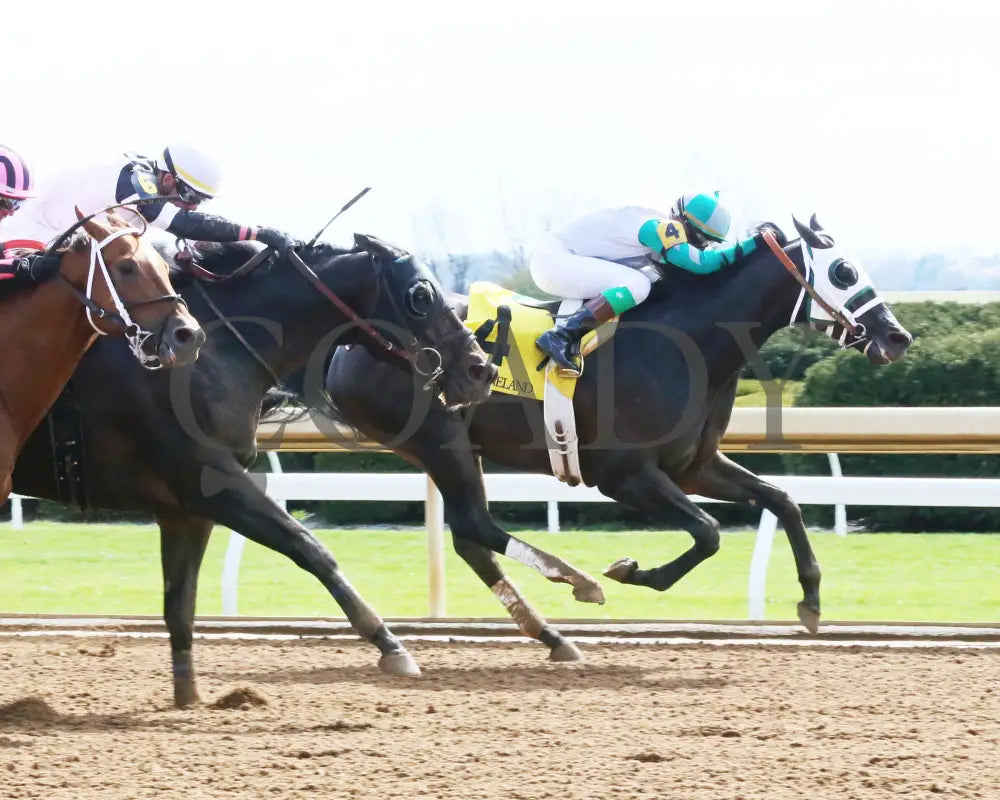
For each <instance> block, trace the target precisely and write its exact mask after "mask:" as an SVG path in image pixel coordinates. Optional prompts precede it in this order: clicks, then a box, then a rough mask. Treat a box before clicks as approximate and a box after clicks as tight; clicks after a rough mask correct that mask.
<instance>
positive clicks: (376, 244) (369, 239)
mask: <svg viewBox="0 0 1000 800" xmlns="http://www.w3.org/2000/svg"><path fill="white" fill-rule="evenodd" d="M354 243H355V246H357V247H358V248H360V249H361V250H367V251H368V252H370V253H377V254H380V255H382V256H387V257H389V258H390V259H392V260H393V261H395V260H397V259H400V258H403V257H405V256H408V255H410V254H409V253H407V252H406V251H405V250H402V249H400V248H399V247H396V246H395V245H391V244H389V243H388V242H384V241H382V240H381V239H379V238H378V237H376V236H369V235H368V234H365V233H356V234H354Z"/></svg>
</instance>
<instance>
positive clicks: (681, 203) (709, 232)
mask: <svg viewBox="0 0 1000 800" xmlns="http://www.w3.org/2000/svg"><path fill="white" fill-rule="evenodd" d="M671 211H672V213H673V215H674V216H675V217H677V218H678V219H684V220H686V221H687V222H689V223H691V226H692V227H694V228H695V229H696V230H697V231H699V232H700V233H702V234H704V235H705V236H706V237H707V238H709V239H712V240H714V241H716V242H721V241H722V240H723V239H725V238H726V236H728V235H729V224H730V222H731V218H730V216H729V209H727V208H726V207H725V206H724V205H722V203H720V202H719V193H718V192H712V193H711V194H705V193H699V194H690V193H689V194H683V195H681V196H680V197H679V198H677V202H676V203H675V204H674V207H673V208H672V209H671Z"/></svg>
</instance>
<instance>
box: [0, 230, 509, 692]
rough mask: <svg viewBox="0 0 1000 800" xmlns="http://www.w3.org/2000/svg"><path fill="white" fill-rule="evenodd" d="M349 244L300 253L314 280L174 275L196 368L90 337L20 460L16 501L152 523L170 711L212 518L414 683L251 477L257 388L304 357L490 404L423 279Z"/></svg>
mask: <svg viewBox="0 0 1000 800" xmlns="http://www.w3.org/2000/svg"><path fill="white" fill-rule="evenodd" d="M355 241H356V247H355V248H354V250H352V251H344V250H336V249H333V248H331V247H329V246H327V245H320V246H317V247H314V248H311V249H309V250H307V251H304V252H302V253H301V256H302V259H303V261H304V262H305V264H306V265H307V266H308V267H309V268H311V270H312V272H311V274H310V271H309V270H308V269H305V268H302V266H301V265H300V268H299V270H298V271H299V272H301V273H303V274H301V275H300V274H297V271H296V270H295V269H293V266H292V264H291V263H289V262H287V261H282V262H280V263H273V264H267V265H264V266H260V267H257V268H256V269H255V270H253V271H251V272H249V274H246V275H242V274H241V275H240V276H239V277H238V278H234V279H232V280H228V281H221V282H211V281H209V282H205V283H201V282H195V281H194V280H192V279H191V278H187V279H186V280H185V276H182V275H177V276H175V277H174V284H175V286H176V287H177V289H178V290H179V291H180V293H181V295H182V296H183V297H184V300H185V301H186V302H187V304H188V306H189V307H190V309H191V312H192V313H193V314H194V315H195V317H196V318H197V319H198V320H199V321H200V322H201V324H202V326H203V327H204V329H205V330H206V331H210V335H209V337H208V341H207V344H206V345H205V346H204V347H203V348H202V350H201V356H200V358H199V359H198V361H197V362H196V363H195V365H194V366H193V367H190V368H183V369H176V370H174V374H172V375H171V374H168V373H166V372H158V373H150V372H148V371H146V370H143V369H142V368H141V367H140V366H139V365H138V363H137V362H136V360H135V359H134V358H133V357H132V355H131V353H129V351H128V349H127V347H126V346H124V345H122V344H118V343H116V342H105V341H101V342H98V343H97V344H96V345H95V346H94V347H93V348H92V349H91V350H90V352H89V353H88V354H87V356H86V357H85V358H84V359H83V361H82V362H81V363H80V366H79V368H78V369H77V371H76V373H75V374H74V376H73V379H72V381H71V385H70V389H69V392H68V394H67V395H64V397H63V398H62V399H61V400H60V402H59V403H57V404H56V406H55V407H54V408H53V409H52V410H51V411H50V414H49V417H48V419H47V421H45V422H43V423H42V425H40V426H39V427H38V428H37V429H36V430H35V432H34V433H33V434H32V436H31V438H30V439H29V441H28V443H27V444H26V446H25V448H24V453H23V455H22V457H21V459H20V461H19V462H18V464H17V470H16V471H15V473H14V491H16V492H18V493H20V494H25V495H32V496H36V497H43V498H51V499H53V500H59V501H62V502H68V503H75V504H77V505H80V506H87V507H98V508H107V509H121V510H141V511H147V512H151V513H152V514H154V515H155V517H156V520H157V522H158V523H159V526H160V531H161V537H160V542H161V557H162V562H163V579H164V587H165V597H164V616H165V618H166V624H167V627H168V629H169V631H170V647H171V651H172V654H173V671H174V698H175V701H176V703H177V704H178V705H181V706H183V705H188V704H190V703H193V702H195V701H196V700H197V699H198V698H197V689H196V684H195V677H194V667H193V662H192V658H191V643H192V631H193V624H194V608H195V593H196V590H197V581H198V570H199V567H200V565H201V560H202V556H203V555H204V552H205V547H206V545H207V543H208V537H209V533H210V532H211V530H212V527H213V525H214V524H215V523H220V524H222V525H225V526H227V527H229V528H231V529H232V530H234V531H238V532H239V533H241V534H243V535H244V536H246V537H247V538H248V539H251V540H252V541H255V542H257V543H258V544H262V545H264V546H265V547H269V548H271V549H272V550H275V551H277V552H279V553H282V554H283V555H286V556H288V557H289V558H290V559H292V560H293V561H294V562H295V563H296V564H297V565H298V566H300V567H302V568H303V569H305V570H307V571H308V572H310V573H311V574H313V575H314V576H315V577H316V578H318V579H319V580H320V581H321V582H322V583H323V585H324V586H325V587H326V588H327V590H328V591H329V592H330V594H332V595H333V597H334V599H335V600H336V601H337V603H338V604H339V605H340V607H341V608H342V609H343V610H344V613H345V614H346V615H347V618H348V619H349V620H350V621H351V623H352V625H353V626H354V629H355V630H356V631H357V633H358V634H359V635H360V636H362V637H363V638H365V639H366V640H368V641H370V642H372V643H373V644H375V645H376V646H377V647H378V648H379V650H380V651H381V653H382V656H381V658H380V660H379V664H380V666H381V667H382V669H383V670H385V671H386V672H389V673H392V674H400V675H412V674H418V673H419V669H418V668H417V666H416V663H415V662H414V661H413V659H412V658H411V657H410V654H409V653H408V652H407V651H406V650H405V648H404V647H403V646H402V645H401V644H400V643H399V641H398V640H397V639H396V638H395V637H394V636H393V635H392V633H391V632H390V631H389V630H388V628H387V627H386V626H385V624H384V623H383V622H382V620H381V619H380V618H379V616H378V615H377V614H376V613H375V611H374V610H373V609H372V608H371V607H370V606H369V605H368V604H367V603H366V602H365V601H364V600H363V599H362V597H361V596H360V595H359V594H358V593H357V591H355V589H354V588H353V587H352V586H351V585H350V583H349V582H348V581H347V579H346V578H345V577H344V575H343V574H342V573H341V571H340V569H339V567H338V565H337V563H336V561H334V558H333V556H332V555H331V554H330V552H329V551H328V550H327V549H326V548H325V547H324V546H323V545H322V544H321V543H320V542H319V541H318V540H317V539H316V538H315V537H313V536H312V534H310V533H309V531H308V530H306V529H305V528H304V527H303V526H302V525H300V524H299V523H298V522H296V521H295V520H294V519H293V518H292V517H291V516H289V515H288V514H286V513H285V512H284V511H283V510H282V508H281V507H280V506H279V505H278V504H276V503H275V502H273V501H272V500H271V499H270V498H269V497H267V496H266V495H265V494H264V493H263V492H262V491H261V489H260V487H259V486H258V485H257V484H256V483H255V482H254V480H253V479H252V477H251V474H250V473H248V472H247V471H246V468H247V467H248V466H249V465H250V464H252V463H253V461H254V459H255V457H256V431H257V424H258V417H259V414H260V410H261V401H262V398H263V397H264V395H265V393H266V392H267V390H268V389H269V388H271V387H272V386H273V385H274V384H275V383H278V382H280V381H281V380H283V379H284V378H285V377H286V376H287V375H289V374H290V373H292V372H294V371H295V370H298V369H302V368H304V367H306V366H307V365H308V363H309V362H310V360H314V361H315V362H316V363H319V364H320V371H321V372H322V368H323V364H325V363H326V355H327V353H328V352H329V350H330V348H331V347H334V346H336V345H340V344H344V343H347V342H355V343H358V342H360V343H362V344H364V345H365V346H366V347H370V348H371V352H372V353H373V358H376V359H381V361H376V362H375V363H379V364H384V365H385V366H386V367H387V368H388V374H392V373H393V372H395V371H399V372H400V374H401V375H403V376H404V377H405V378H407V381H408V380H409V375H410V372H406V371H403V369H401V367H402V366H406V367H409V366H410V365H411V364H416V365H417V369H418V371H420V370H422V371H423V372H424V373H427V374H425V375H424V376H422V378H421V384H422V386H428V387H429V388H432V389H433V391H434V392H435V394H437V393H438V392H440V393H441V394H442V395H443V397H444V398H445V402H447V403H448V404H449V405H453V406H455V407H460V406H465V405H467V404H470V403H477V402H481V401H483V400H484V399H485V398H486V397H487V396H488V394H489V390H490V385H491V383H492V381H493V379H494V377H495V375H496V369H495V367H493V366H492V365H491V364H489V363H488V362H487V360H486V354H485V353H484V352H483V350H482V348H481V347H480V346H479V345H478V343H476V341H475V340H474V339H473V337H472V335H471V334H470V333H469V332H468V331H467V330H466V329H465V328H464V327H463V326H462V324H461V322H460V320H459V319H458V317H457V316H456V315H455V314H454V312H453V311H452V309H451V308H449V307H448V306H447V305H446V303H445V301H444V293H443V292H442V290H441V287H440V285H439V284H438V283H437V281H436V280H435V278H434V276H433V275H432V274H431V273H430V272H429V271H428V270H427V269H426V268H424V267H423V266H421V265H420V264H419V263H417V262H416V261H415V260H414V259H413V258H411V257H410V256H409V255H408V254H406V253H404V252H403V251H400V250H398V249H396V248H394V247H392V246H391V245H388V244H386V243H384V242H381V241H379V240H377V239H375V238H373V237H367V236H356V237H355ZM202 247H203V248H204V249H203V256H204V257H203V258H202V259H201V261H200V268H203V269H207V270H209V271H211V272H215V273H232V272H233V271H234V269H236V268H237V267H239V265H241V264H243V263H245V262H247V261H248V258H249V257H250V256H252V255H253V254H254V253H255V252H256V249H255V248H256V247H258V246H257V245H250V244H234V245H223V246H218V245H217V246H214V247H212V246H209V245H203V246H202ZM195 268H199V267H198V265H196V267H195ZM331 291H332V292H333V293H335V295H336V297H335V298H331V297H330V296H329V295H330V292H331ZM338 303H343V304H346V305H339V304H338ZM352 313H357V314H359V315H361V316H362V317H366V318H368V319H369V320H370V321H371V322H372V323H375V322H380V323H383V324H382V325H380V326H379V327H378V329H377V330H374V331H373V332H371V331H370V332H368V333H366V332H365V331H364V330H363V329H359V328H357V327H353V326H351V325H349V324H348V323H349V322H350V320H349V317H350V316H351V314H352ZM220 314H221V315H222V316H223V317H224V318H225V321H224V322H223V321H222V320H221V319H220ZM386 336H388V337H389V338H384V337H386ZM387 348H388V349H387ZM438 367H439V369H438Z"/></svg>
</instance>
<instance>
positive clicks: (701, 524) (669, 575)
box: [599, 463, 719, 592]
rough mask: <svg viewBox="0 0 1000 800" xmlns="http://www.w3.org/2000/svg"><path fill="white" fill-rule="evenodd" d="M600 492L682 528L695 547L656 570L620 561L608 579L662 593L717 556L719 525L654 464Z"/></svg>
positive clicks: (625, 560) (611, 570)
mask: <svg viewBox="0 0 1000 800" xmlns="http://www.w3.org/2000/svg"><path fill="white" fill-rule="evenodd" d="M599 488H600V489H601V491H602V492H604V494H606V495H608V496H609V497H611V498H613V499H615V500H617V501H618V502H619V503H624V504H625V505H629V506H632V507H633V508H636V509H638V510H639V511H644V512H645V513H647V514H649V515H650V516H651V517H653V518H654V519H657V520H660V521H662V522H665V523H667V524H671V525H680V526H681V527H683V528H684V529H685V530H686V531H687V532H688V533H690V534H691V536H692V537H693V538H694V546H693V547H692V548H691V549H690V550H688V551H686V552H684V553H682V554H681V555H680V556H678V557H677V558H675V559H674V560H673V561H671V562H670V563H668V564H664V565H663V566H660V567H656V568H655V569H639V564H638V562H637V561H636V560H635V559H634V558H620V559H618V561H616V562H615V563H614V564H612V565H611V566H610V567H608V568H607V569H606V570H605V571H604V574H605V575H607V576H608V577H609V578H613V579H614V580H616V581H620V582H621V583H629V584H636V585H639V586H648V587H650V588H651V589H656V590H657V591H661V592H662V591H664V590H665V589H669V588H670V587H671V586H673V585H674V584H675V583H677V581H679V580H680V579H681V578H683V577H684V576H685V575H687V574H688V573H689V572H690V571H691V570H692V569H694V568H695V567H696V566H697V565H698V564H700V563H701V562H702V561H704V560H705V559H706V558H708V557H709V556H712V555H715V553H716V552H718V550H719V523H718V521H717V520H716V519H715V518H714V517H711V516H709V515H708V514H706V513H705V512H704V511H702V510H701V509H700V508H698V506H696V505H695V504H694V503H692V502H691V501H690V500H689V499H688V497H687V495H685V494H684V492H683V491H682V490H681V489H680V488H679V487H678V486H677V485H676V484H675V483H674V482H673V481H672V480H670V478H669V477H667V475H665V474H664V473H663V472H661V471H660V470H659V469H658V468H657V467H656V466H655V465H654V464H652V463H647V464H643V465H642V467H640V468H639V469H638V470H636V471H635V472H633V473H631V474H630V475H628V476H626V477H625V478H624V480H620V481H617V482H616V483H615V484H614V485H613V486H608V487H605V486H601V487H599Z"/></svg>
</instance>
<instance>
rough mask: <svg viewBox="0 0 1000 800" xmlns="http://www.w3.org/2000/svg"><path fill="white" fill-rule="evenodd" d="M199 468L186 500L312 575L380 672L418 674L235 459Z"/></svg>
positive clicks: (309, 539)
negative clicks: (196, 488) (367, 645)
mask: <svg viewBox="0 0 1000 800" xmlns="http://www.w3.org/2000/svg"><path fill="white" fill-rule="evenodd" d="M204 470H205V471H204V474H203V475H202V493H201V495H200V497H198V498H197V499H194V500H192V501H191V503H190V505H191V506H192V507H196V508H197V509H198V512H199V513H201V514H204V515H205V516H207V517H210V518H212V519H214V520H215V521H216V522H218V523H219V524H221V525H225V526H226V527H228V528H231V529H232V530H234V531H237V532H238V533H241V534H242V535H243V536H245V537H246V538H247V539H250V540H251V541H254V542H257V544H261V545H263V546H264V547H267V548H270V549H271V550H274V551H275V552H278V553H281V554H282V555H284V556H287V557H288V558H290V559H291V560H292V561H293V562H294V563H295V564H296V565H297V566H299V567H301V568H302V569H304V570H306V572H309V573H310V574H311V575H314V576H315V577H316V578H317V579H318V580H319V581H320V582H321V583H322V584H323V585H324V586H325V587H326V589H327V591H329V592H330V594H331V595H333V599H334V600H336V601H337V604H338V605H339V606H340V607H341V609H343V611H344V614H345V615H346V616H347V619H348V620H349V621H350V623H351V625H353V626H354V630H355V631H356V632H357V633H358V635H359V636H361V638H363V639H365V640H367V641H369V642H371V643H372V644H374V645H375V646H376V647H378V649H379V650H380V651H381V653H382V657H381V658H380V659H379V667H380V668H381V669H382V671H383V672H387V673H389V674H391V675H401V676H416V675H419V674H420V668H419V667H418V666H417V663H416V661H414V660H413V657H412V656H411V655H410V654H409V653H408V652H407V650H406V648H405V647H403V645H402V643H400V641H399V640H398V639H397V638H396V637H395V636H394V635H393V634H392V632H391V631H390V630H389V628H388V627H387V626H386V624H385V623H384V622H383V621H382V619H381V617H379V615H378V614H377V613H375V610H374V609H373V608H372V607H371V606H369V605H368V603H366V602H365V600H364V598H362V597H361V595H360V594H359V593H358V591H357V590H356V589H355V588H354V587H353V586H352V585H351V584H350V582H349V581H348V580H347V578H346V577H344V575H343V573H341V571H340V568H339V566H338V565H337V562H336V561H335V560H334V558H333V555H332V554H331V553H330V551H329V550H327V549H326V548H325V547H324V546H323V544H322V543H321V542H320V541H319V540H318V539H316V537H315V536H313V535H312V534H311V533H310V532H309V531H308V530H306V528H304V527H303V526H302V525H300V524H299V523H298V522H296V521H295V520H294V519H293V518H292V517H291V516H289V515H288V514H287V513H286V512H285V511H284V510H283V509H282V508H281V507H280V506H279V505H278V504H277V503H275V502H274V501H273V500H271V498H269V497H268V496H267V495H266V494H264V492H263V491H261V490H260V489H259V488H258V487H257V486H256V485H255V484H254V482H253V480H252V479H251V478H250V475H249V474H248V473H246V472H243V471H242V470H240V469H238V467H237V466H236V465H235V463H234V465H232V466H227V467H226V468H225V471H221V470H216V469H215V468H213V467H205V468H204ZM258 477H263V476H258Z"/></svg>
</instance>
